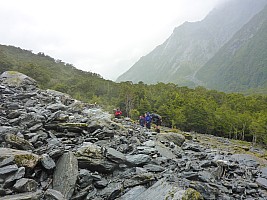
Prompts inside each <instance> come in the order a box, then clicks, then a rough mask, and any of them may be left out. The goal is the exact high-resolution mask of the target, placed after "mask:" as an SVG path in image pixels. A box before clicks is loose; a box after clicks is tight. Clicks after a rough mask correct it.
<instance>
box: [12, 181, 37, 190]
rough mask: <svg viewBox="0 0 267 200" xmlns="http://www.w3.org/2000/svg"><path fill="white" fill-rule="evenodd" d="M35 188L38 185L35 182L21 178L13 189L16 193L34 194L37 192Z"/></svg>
mask: <svg viewBox="0 0 267 200" xmlns="http://www.w3.org/2000/svg"><path fill="white" fill-rule="evenodd" d="M37 186H38V183H37V182H36V181H35V180H33V179H28V178H22V179H19V180H18V181H17V182H16V183H15V185H14V186H13V187H14V189H15V190H16V191H18V192H35V191H36V190H37Z"/></svg>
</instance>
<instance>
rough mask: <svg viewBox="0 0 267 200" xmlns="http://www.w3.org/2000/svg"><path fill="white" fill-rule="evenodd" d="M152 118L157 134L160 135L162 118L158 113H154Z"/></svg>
mask: <svg viewBox="0 0 267 200" xmlns="http://www.w3.org/2000/svg"><path fill="white" fill-rule="evenodd" d="M151 118H152V123H153V124H155V125H156V132H157V133H160V126H161V122H162V117H161V116H160V115H158V114H156V113H152V114H151Z"/></svg>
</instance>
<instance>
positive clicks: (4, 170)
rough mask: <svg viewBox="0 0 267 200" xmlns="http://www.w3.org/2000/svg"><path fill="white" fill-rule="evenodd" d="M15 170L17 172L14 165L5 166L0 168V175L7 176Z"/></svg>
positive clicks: (16, 167)
mask: <svg viewBox="0 0 267 200" xmlns="http://www.w3.org/2000/svg"><path fill="white" fill-rule="evenodd" d="M17 170H18V166H17V165H16V164H15V165H7V166H4V167H1V168H0V175H6V174H9V173H11V172H15V171H17Z"/></svg>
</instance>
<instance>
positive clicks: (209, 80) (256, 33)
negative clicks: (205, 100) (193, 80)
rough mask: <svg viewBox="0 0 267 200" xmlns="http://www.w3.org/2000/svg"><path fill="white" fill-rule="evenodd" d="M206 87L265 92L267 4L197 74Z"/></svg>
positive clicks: (266, 79) (266, 83)
mask: <svg viewBox="0 0 267 200" xmlns="http://www.w3.org/2000/svg"><path fill="white" fill-rule="evenodd" d="M196 76H197V78H198V79H201V80H202V81H203V82H204V83H205V84H204V85H205V86H207V87H209V88H212V89H217V90H222V91H229V92H233V91H245V90H248V89H251V88H253V89H260V90H261V91H263V89H264V88H265V93H267V7H265V9H264V10H262V11H261V12H260V13H259V14H258V15H256V16H255V17H254V18H253V19H252V20H250V22H249V23H247V24H246V25H245V26H244V27H243V28H242V29H241V30H240V31H238V32H237V33H236V34H235V35H234V37H233V38H232V39H231V40H230V41H229V42H228V43H227V44H226V45H225V46H224V47H222V48H221V50H220V51H219V52H218V53H217V54H216V55H215V56H214V57H213V58H212V59H211V60H210V61H209V62H208V63H207V64H206V65H205V66H204V67H203V68H202V69H201V70H200V71H199V72H198V73H197V75H196Z"/></svg>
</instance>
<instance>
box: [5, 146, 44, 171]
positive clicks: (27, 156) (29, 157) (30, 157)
mask: <svg viewBox="0 0 267 200" xmlns="http://www.w3.org/2000/svg"><path fill="white" fill-rule="evenodd" d="M0 152H1V153H0V159H3V158H7V157H10V156H13V157H14V160H15V163H16V164H17V165H18V166H23V167H26V168H34V167H35V166H36V165H37V163H38V161H39V159H40V157H39V156H38V155H36V154H33V153H30V152H28V151H23V150H16V149H10V148H0Z"/></svg>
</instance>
